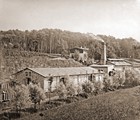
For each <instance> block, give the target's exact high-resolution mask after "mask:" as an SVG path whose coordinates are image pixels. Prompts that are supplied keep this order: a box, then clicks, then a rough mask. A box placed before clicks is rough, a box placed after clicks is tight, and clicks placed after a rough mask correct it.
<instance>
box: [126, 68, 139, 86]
mask: <svg viewBox="0 0 140 120" xmlns="http://www.w3.org/2000/svg"><path fill="white" fill-rule="evenodd" d="M138 75H139V73H137V71H135V70H133V71H132V70H131V71H130V70H127V71H126V72H125V76H126V79H125V82H124V86H125V87H134V86H138V85H140V80H139V76H138Z"/></svg>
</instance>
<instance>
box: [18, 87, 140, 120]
mask: <svg viewBox="0 0 140 120" xmlns="http://www.w3.org/2000/svg"><path fill="white" fill-rule="evenodd" d="M42 113H43V115H44V116H42V117H41V116H39V114H40V113H36V114H33V115H31V116H27V117H24V118H22V119H20V120H30V119H31V118H32V119H40V120H139V119H140V114H139V113H140V87H135V88H129V89H124V90H118V91H115V92H110V93H107V94H102V95H99V96H93V97H91V98H89V99H87V100H84V101H80V102H76V103H72V104H68V105H64V106H62V107H58V108H54V109H51V110H47V111H44V112H42Z"/></svg>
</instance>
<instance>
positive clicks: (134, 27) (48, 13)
mask: <svg viewBox="0 0 140 120" xmlns="http://www.w3.org/2000/svg"><path fill="white" fill-rule="evenodd" d="M42 28H58V29H62V30H70V31H76V32H84V33H87V32H91V33H93V34H106V35H112V36H115V37H117V38H118V37H119V38H122V37H133V38H135V39H137V40H139V41H140V0H0V30H9V29H20V30H27V29H28V30H32V29H42Z"/></svg>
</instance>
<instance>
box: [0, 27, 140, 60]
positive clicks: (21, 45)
mask: <svg viewBox="0 0 140 120" xmlns="http://www.w3.org/2000/svg"><path fill="white" fill-rule="evenodd" d="M101 39H103V40H104V42H105V43H106V45H107V57H110V58H120V57H124V58H129V57H134V58H139V57H140V56H139V52H140V49H139V48H140V47H139V46H140V43H139V42H138V41H136V40H135V39H133V38H131V37H130V38H123V39H118V38H115V37H113V36H106V35H94V34H92V33H86V34H85V33H79V32H70V31H65V30H64V31H62V30H59V29H42V30H32V31H28V30H26V31H20V30H17V29H16V30H8V31H0V42H1V45H2V46H4V49H11V48H12V49H18V50H20V51H35V52H43V53H50V54H64V55H67V54H68V52H69V49H71V48H73V47H81V46H82V47H87V48H89V54H88V55H89V58H94V59H100V57H101V53H102V51H103V42H102V41H101Z"/></svg>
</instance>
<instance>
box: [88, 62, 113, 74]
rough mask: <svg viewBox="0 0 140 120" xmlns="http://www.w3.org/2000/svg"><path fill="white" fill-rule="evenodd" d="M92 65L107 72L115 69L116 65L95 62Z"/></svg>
mask: <svg viewBox="0 0 140 120" xmlns="http://www.w3.org/2000/svg"><path fill="white" fill-rule="evenodd" d="M90 67H92V68H94V69H97V70H99V71H103V72H105V73H109V72H110V71H112V70H113V69H114V65H97V64H93V65H90Z"/></svg>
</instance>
